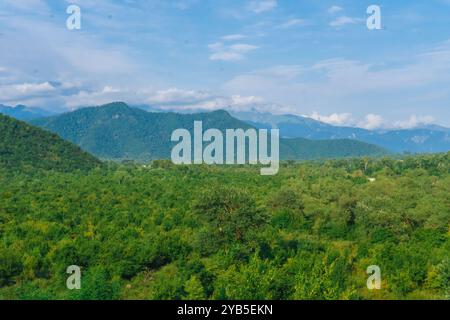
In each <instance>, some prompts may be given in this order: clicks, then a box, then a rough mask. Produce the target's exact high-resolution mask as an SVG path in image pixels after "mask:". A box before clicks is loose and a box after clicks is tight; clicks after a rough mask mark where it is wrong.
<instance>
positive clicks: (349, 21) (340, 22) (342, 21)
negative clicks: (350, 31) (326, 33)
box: [330, 16, 364, 27]
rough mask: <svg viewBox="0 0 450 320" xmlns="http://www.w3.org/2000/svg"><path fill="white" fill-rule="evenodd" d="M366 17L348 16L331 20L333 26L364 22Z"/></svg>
mask: <svg viewBox="0 0 450 320" xmlns="http://www.w3.org/2000/svg"><path fill="white" fill-rule="evenodd" d="M363 21H364V19H360V18H352V17H347V16H341V17H337V18H336V19H334V20H333V21H331V22H330V26H331V27H342V26H344V25H347V24H357V23H361V22H363Z"/></svg>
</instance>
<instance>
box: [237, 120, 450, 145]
mask: <svg viewBox="0 0 450 320" xmlns="http://www.w3.org/2000/svg"><path fill="white" fill-rule="evenodd" d="M233 115H234V116H235V117H237V118H238V119H241V120H243V121H246V122H247V123H249V124H251V125H253V126H255V127H258V128H279V129H280V134H281V136H283V137H289V138H307V139H313V140H321V139H354V140H359V141H364V142H367V143H370V144H375V145H378V146H380V147H383V148H386V149H388V150H391V151H393V152H412V153H433V152H446V151H449V150H450V135H449V134H450V129H449V128H445V127H442V126H438V125H422V126H418V127H417V128H412V129H397V130H366V129H362V128H354V127H340V126H333V125H330V124H327V123H324V122H321V121H317V120H314V119H311V118H306V117H301V116H295V115H272V114H270V113H257V112H236V113H233Z"/></svg>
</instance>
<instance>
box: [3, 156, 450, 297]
mask: <svg viewBox="0 0 450 320" xmlns="http://www.w3.org/2000/svg"><path fill="white" fill-rule="evenodd" d="M449 160H450V154H441V155H424V156H420V157H419V156H417V157H408V158H404V159H387V158H386V159H363V160H361V159H349V160H335V161H324V162H304V163H283V166H282V168H281V169H280V172H279V174H278V175H276V176H270V177H268V176H261V175H259V170H258V168H257V167H253V166H239V167H229V166H173V165H166V164H167V163H166V162H156V164H155V165H151V166H140V165H137V164H135V163H127V164H123V165H119V164H112V163H109V164H107V165H105V166H104V167H99V168H97V169H94V170H90V171H87V172H81V171H74V172H58V171H51V172H49V171H42V170H33V171H32V172H27V171H16V172H9V171H7V170H6V169H5V168H1V167H0V239H1V241H0V262H1V263H0V299H116V298H121V299H219V298H220V299H417V298H420V299H448V298H449V275H450V272H449V260H448V257H449V252H450V198H449V197H448V195H449V193H450V174H449V173H450V172H449V170H450V166H449V163H450V161H449ZM369 178H370V179H369ZM70 265H78V266H80V267H81V270H82V274H81V290H80V291H77V290H73V291H70V290H68V289H67V288H66V286H65V283H66V279H67V276H68V275H67V274H66V268H67V267H68V266H70ZM370 265H378V266H379V267H380V268H381V275H382V289H381V290H379V291H378V290H374V291H369V290H368V289H367V287H366V280H367V277H368V275H367V274H366V269H367V267H368V266H370Z"/></svg>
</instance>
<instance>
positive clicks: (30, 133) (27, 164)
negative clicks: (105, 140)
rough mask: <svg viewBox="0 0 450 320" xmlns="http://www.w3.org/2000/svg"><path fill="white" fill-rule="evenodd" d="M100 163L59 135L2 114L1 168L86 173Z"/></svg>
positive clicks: (0, 116)
mask: <svg viewBox="0 0 450 320" xmlns="http://www.w3.org/2000/svg"><path fill="white" fill-rule="evenodd" d="M99 165H101V162H100V161H99V160H97V159H96V158H94V157H93V156H91V155H90V154H88V153H86V152H84V151H82V150H81V149H80V148H79V147H77V146H75V145H73V144H72V143H70V142H67V141H64V140H62V139H61V138H60V137H58V136H57V135H56V134H53V133H50V132H47V131H44V130H42V129H40V128H36V127H33V126H30V125H28V124H26V123H25V122H21V121H18V120H15V119H13V118H10V117H8V116H4V115H2V114H0V167H2V168H6V169H14V170H18V169H22V170H26V169H28V170H35V169H47V170H58V171H73V170H78V169H81V170H87V169H92V168H94V167H96V166H99Z"/></svg>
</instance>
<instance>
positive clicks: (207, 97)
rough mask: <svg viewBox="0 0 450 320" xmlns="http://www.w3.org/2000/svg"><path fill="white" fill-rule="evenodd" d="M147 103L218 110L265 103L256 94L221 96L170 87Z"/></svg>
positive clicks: (168, 107)
mask: <svg viewBox="0 0 450 320" xmlns="http://www.w3.org/2000/svg"><path fill="white" fill-rule="evenodd" d="M147 103H149V104H151V105H152V106H157V107H160V108H162V109H170V110H217V109H228V110H235V111H242V110H246V109H249V108H251V107H254V106H257V105H261V104H264V99H262V98H261V97H256V96H241V95H231V96H221V95H216V94H213V93H211V92H206V91H195V90H183V89H178V88H170V89H166V90H158V91H157V92H155V93H154V94H152V95H151V96H150V97H148V99H147Z"/></svg>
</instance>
